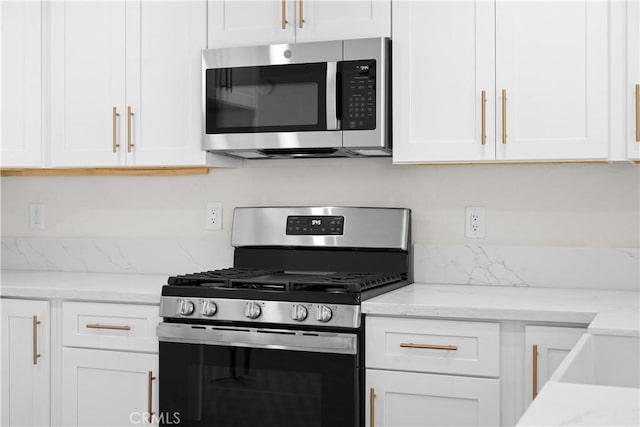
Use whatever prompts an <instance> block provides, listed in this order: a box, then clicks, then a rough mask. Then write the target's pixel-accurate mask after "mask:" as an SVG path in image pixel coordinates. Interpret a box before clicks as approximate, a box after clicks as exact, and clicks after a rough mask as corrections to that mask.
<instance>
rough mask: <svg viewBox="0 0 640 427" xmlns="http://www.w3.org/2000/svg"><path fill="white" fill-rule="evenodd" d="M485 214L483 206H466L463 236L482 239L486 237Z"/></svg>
mask: <svg viewBox="0 0 640 427" xmlns="http://www.w3.org/2000/svg"><path fill="white" fill-rule="evenodd" d="M485 219H486V214H485V210H484V208H483V207H478V206H475V207H474V206H467V208H466V209H465V231H464V235H465V237H467V238H469V239H484V238H485V237H486V224H485Z"/></svg>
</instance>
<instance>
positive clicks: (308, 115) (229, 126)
mask: <svg viewBox="0 0 640 427" xmlns="http://www.w3.org/2000/svg"><path fill="white" fill-rule="evenodd" d="M326 90H327V63H325V62H321V63H311V64H289V65H269V66H260V67H236V68H220V69H208V70H206V114H205V121H206V132H207V134H220V133H253V132H299V131H319V130H320V131H321V130H327V119H326V108H327V106H326V102H327V101H326V98H327V96H326Z"/></svg>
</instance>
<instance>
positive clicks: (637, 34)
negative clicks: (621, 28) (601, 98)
mask: <svg viewBox="0 0 640 427" xmlns="http://www.w3.org/2000/svg"><path fill="white" fill-rule="evenodd" d="M626 87H627V90H626V95H627V138H626V140H627V158H629V159H640V2H638V1H637V0H635V1H634V0H631V1H629V2H627V86H626Z"/></svg>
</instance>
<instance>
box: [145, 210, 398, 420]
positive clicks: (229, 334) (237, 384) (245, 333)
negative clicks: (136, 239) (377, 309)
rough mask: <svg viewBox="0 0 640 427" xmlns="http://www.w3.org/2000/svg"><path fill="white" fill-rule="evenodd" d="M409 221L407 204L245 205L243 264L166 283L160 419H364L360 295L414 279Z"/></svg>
mask: <svg viewBox="0 0 640 427" xmlns="http://www.w3.org/2000/svg"><path fill="white" fill-rule="evenodd" d="M410 223H411V213H410V211H409V210H408V209H398V208H352V207H259V208H237V209H236V210H235V212H234V221H233V230H232V239H231V240H232V245H233V246H234V247H235V251H234V265H233V268H227V269H222V270H216V271H210V272H203V273H196V274H187V275H182V276H173V277H170V278H169V280H168V284H167V285H166V286H164V287H163V288H162V303H161V307H160V311H161V316H162V317H163V321H162V323H161V324H160V325H158V330H157V333H158V337H159V340H160V378H161V379H162V380H161V383H160V403H159V406H160V408H159V411H160V414H159V415H160V416H159V419H160V420H161V421H163V420H170V422H171V424H177V422H179V425H181V426H205V425H221V426H225V427H228V426H250V425H267V426H279V427H286V426H296V427H298V426H304V427H313V426H327V427H328V426H331V427H336V426H349V427H354V426H356V427H359V426H363V423H364V384H365V383H364V381H365V378H364V375H365V370H364V329H365V326H366V325H365V321H364V316H363V315H362V314H361V310H360V303H361V302H362V301H364V300H366V299H368V298H371V297H373V296H376V295H379V294H382V293H384V292H388V291H389V290H392V289H396V288H399V287H401V286H405V285H407V284H409V283H410V281H411V277H410V271H411V265H410V260H411V256H410V245H411V231H410V228H411V227H410ZM166 424H167V425H169V424H168V423H166Z"/></svg>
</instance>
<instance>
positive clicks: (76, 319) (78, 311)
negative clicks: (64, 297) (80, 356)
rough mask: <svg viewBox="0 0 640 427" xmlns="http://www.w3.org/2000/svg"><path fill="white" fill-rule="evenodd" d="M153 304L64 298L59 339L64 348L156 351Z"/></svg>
mask: <svg viewBox="0 0 640 427" xmlns="http://www.w3.org/2000/svg"><path fill="white" fill-rule="evenodd" d="M158 314H159V308H158V306H157V305H140V304H116V303H91V302H72V301H65V302H64V303H63V306H62V342H63V345H64V346H66V347H88V348H102V349H109V350H133V351H148V352H157V351H158V338H157V337H156V326H157V325H158V323H159V322H160V318H159V317H158Z"/></svg>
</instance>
